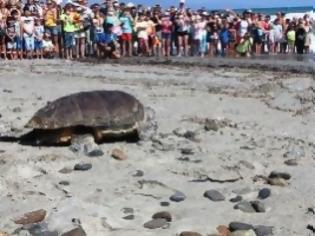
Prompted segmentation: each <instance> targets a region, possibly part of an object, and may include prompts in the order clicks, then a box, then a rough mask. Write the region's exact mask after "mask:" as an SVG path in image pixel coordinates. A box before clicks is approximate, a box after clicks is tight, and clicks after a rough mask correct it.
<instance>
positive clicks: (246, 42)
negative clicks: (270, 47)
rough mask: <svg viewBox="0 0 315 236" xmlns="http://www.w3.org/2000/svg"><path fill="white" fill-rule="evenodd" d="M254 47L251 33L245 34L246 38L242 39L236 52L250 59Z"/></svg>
mask: <svg viewBox="0 0 315 236" xmlns="http://www.w3.org/2000/svg"><path fill="white" fill-rule="evenodd" d="M252 45H253V40H252V38H251V37H250V35H249V33H245V35H244V37H243V38H242V39H241V41H240V43H239V44H238V45H237V47H236V52H237V53H238V54H239V55H241V56H246V57H250V51H251V47H252Z"/></svg>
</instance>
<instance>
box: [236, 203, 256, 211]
mask: <svg viewBox="0 0 315 236" xmlns="http://www.w3.org/2000/svg"><path fill="white" fill-rule="evenodd" d="M234 209H236V210H240V211H243V212H247V213H254V212H256V210H255V209H254V208H253V206H252V204H251V203H250V202H248V201H241V202H239V203H237V204H236V205H235V206H234Z"/></svg>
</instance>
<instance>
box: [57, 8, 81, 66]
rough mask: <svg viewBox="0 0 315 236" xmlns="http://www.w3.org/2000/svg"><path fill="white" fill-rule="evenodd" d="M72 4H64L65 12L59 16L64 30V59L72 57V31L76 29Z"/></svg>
mask: <svg viewBox="0 0 315 236" xmlns="http://www.w3.org/2000/svg"><path fill="white" fill-rule="evenodd" d="M74 16H75V14H74V12H73V6H72V5H71V4H69V3H68V4H67V5H66V6H65V12H64V14H62V15H61V16H60V20H61V21H62V22H63V31H64V47H65V50H66V59H70V60H72V59H73V55H72V51H73V48H74V46H75V45H74V40H75V39H74V32H75V31H76V30H77V27H76V21H75V19H74Z"/></svg>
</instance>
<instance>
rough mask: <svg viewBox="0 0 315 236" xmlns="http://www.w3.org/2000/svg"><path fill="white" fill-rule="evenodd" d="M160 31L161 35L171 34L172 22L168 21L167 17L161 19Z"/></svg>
mask: <svg viewBox="0 0 315 236" xmlns="http://www.w3.org/2000/svg"><path fill="white" fill-rule="evenodd" d="M161 31H162V33H171V32H172V22H171V21H170V19H169V18H168V17H167V18H163V19H162V24H161Z"/></svg>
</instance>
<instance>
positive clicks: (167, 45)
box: [161, 12, 173, 57]
mask: <svg viewBox="0 0 315 236" xmlns="http://www.w3.org/2000/svg"><path fill="white" fill-rule="evenodd" d="M172 27H173V23H172V21H171V19H170V13H169V12H165V13H164V15H163V17H162V20H161V31H162V53H163V55H164V56H166V57H169V56H171V39H172Z"/></svg>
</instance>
